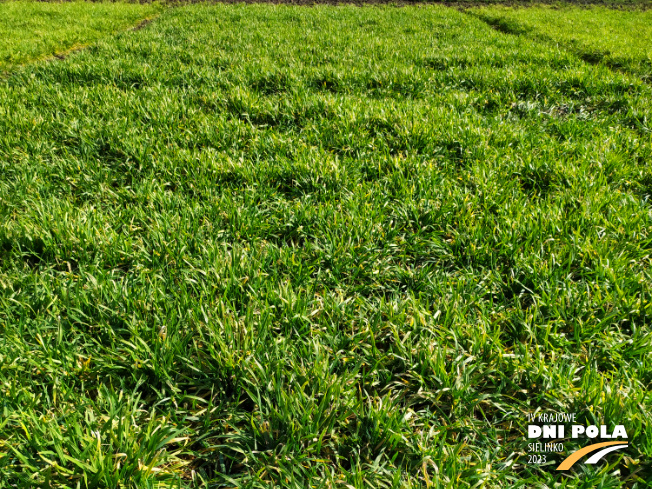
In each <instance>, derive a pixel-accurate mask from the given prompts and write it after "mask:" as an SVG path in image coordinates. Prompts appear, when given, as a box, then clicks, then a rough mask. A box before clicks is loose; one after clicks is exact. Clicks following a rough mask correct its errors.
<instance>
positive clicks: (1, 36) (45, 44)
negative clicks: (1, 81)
mask: <svg viewBox="0 0 652 489" xmlns="http://www.w3.org/2000/svg"><path fill="white" fill-rule="evenodd" d="M159 10H160V6H159V5H157V4H146V5H140V4H138V3H123V2H119V3H90V2H82V1H78V0H75V1H71V2H63V3H45V2H38V1H8V2H0V74H2V72H3V71H7V70H9V69H11V68H12V67H14V66H15V65H17V64H20V63H25V62H26V61H30V60H34V59H38V58H43V57H48V56H52V55H55V54H60V53H65V52H66V51H67V50H72V49H76V48H80V47H83V46H85V45H88V44H89V43H91V42H94V41H97V40H98V39H100V38H102V37H104V36H106V35H107V34H110V33H112V32H115V31H118V30H122V29H124V28H126V27H129V26H132V25H134V24H136V23H137V22H138V21H141V20H143V19H145V18H148V17H152V16H153V15H155V14H156V13H157V12H158V11H159Z"/></svg>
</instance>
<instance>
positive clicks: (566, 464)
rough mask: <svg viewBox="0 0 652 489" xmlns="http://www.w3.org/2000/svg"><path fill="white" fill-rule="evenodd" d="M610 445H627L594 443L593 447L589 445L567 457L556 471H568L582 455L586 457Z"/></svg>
mask: <svg viewBox="0 0 652 489" xmlns="http://www.w3.org/2000/svg"><path fill="white" fill-rule="evenodd" d="M611 445H627V443H625V442H622V441H605V442H604V443H594V444H593V445H589V446H587V447H584V448H582V449H581V450H578V451H576V452H573V453H571V454H570V455H569V456H568V457H566V458H565V459H564V461H563V462H562V463H560V464H559V467H557V470H568V469H570V468H571V467H572V466H573V465H574V464H575V462H577V461H578V460H579V459H581V458H582V457H583V456H584V455H587V454H589V453H591V452H595V451H596V450H599V449H600V448H604V447H609V446H611Z"/></svg>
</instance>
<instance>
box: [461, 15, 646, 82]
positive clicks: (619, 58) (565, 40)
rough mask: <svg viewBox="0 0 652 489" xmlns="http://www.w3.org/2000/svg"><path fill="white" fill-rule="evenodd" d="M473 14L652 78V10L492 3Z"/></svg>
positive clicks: (589, 59) (503, 27)
mask: <svg viewBox="0 0 652 489" xmlns="http://www.w3.org/2000/svg"><path fill="white" fill-rule="evenodd" d="M472 12H474V13H475V14H476V15H479V16H480V17H481V18H483V19H484V20H486V21H487V22H489V23H490V24H492V25H494V26H497V27H499V28H500V29H502V30H504V31H506V32H511V33H516V34H519V33H521V34H527V35H531V36H532V35H533V36H536V37H538V38H542V39H547V40H549V41H550V42H552V43H554V44H559V45H561V46H564V47H566V48H568V49H570V50H572V51H573V52H575V53H577V54H579V55H580V56H581V57H582V58H583V59H585V60H586V61H589V62H593V63H595V62H604V63H606V64H608V65H609V66H611V67H614V68H619V69H623V70H626V71H628V72H630V73H634V74H637V75H640V76H642V77H644V79H646V80H648V81H652V11H650V10H648V11H643V12H641V11H627V10H612V9H608V8H604V7H592V8H586V9H577V8H572V7H563V8H559V7H557V8H553V7H527V8H510V7H501V6H492V7H483V8H479V9H475V10H472Z"/></svg>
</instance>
